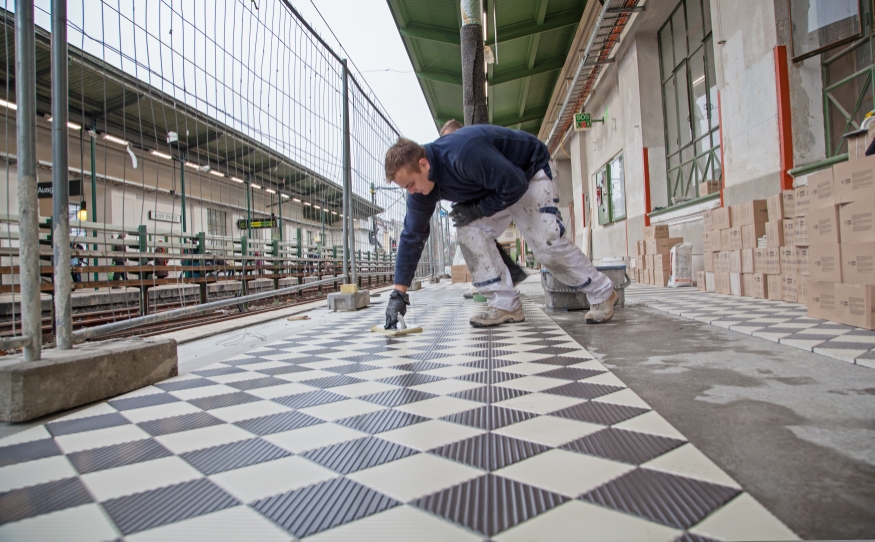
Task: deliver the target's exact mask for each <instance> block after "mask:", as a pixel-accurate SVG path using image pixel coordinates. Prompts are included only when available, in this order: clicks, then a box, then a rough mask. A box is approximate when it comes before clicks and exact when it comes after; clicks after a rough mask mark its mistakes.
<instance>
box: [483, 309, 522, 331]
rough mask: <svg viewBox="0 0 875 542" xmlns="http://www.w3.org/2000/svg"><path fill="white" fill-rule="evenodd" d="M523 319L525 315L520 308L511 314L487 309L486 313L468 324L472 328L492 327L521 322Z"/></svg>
mask: <svg viewBox="0 0 875 542" xmlns="http://www.w3.org/2000/svg"><path fill="white" fill-rule="evenodd" d="M525 319H526V315H525V313H524V312H523V308H522V307H520V308H519V309H517V310H515V311H513V312H511V311H504V310H501V309H496V308H495V307H489V308H488V309H486V312H484V313H481V314H478V315H477V316H474V317H473V318H471V320H470V322H471V325H472V326H474V327H492V326H497V325H501V324H508V323H514V322H523V321H525Z"/></svg>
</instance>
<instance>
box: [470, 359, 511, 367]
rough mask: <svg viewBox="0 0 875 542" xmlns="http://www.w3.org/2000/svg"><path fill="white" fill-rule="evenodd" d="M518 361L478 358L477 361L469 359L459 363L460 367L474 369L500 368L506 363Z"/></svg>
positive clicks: (505, 365)
mask: <svg viewBox="0 0 875 542" xmlns="http://www.w3.org/2000/svg"><path fill="white" fill-rule="evenodd" d="M517 363H519V362H518V361H509V360H506V359H478V360H477V361H469V362H467V363H460V364H459V365H460V366H461V367H473V368H475V369H501V368H502V367H507V366H508V365H516V364H517Z"/></svg>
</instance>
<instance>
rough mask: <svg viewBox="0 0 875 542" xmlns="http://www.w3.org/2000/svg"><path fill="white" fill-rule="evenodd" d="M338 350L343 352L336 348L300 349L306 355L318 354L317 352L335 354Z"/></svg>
mask: <svg viewBox="0 0 875 542" xmlns="http://www.w3.org/2000/svg"><path fill="white" fill-rule="evenodd" d="M338 352H343V350H338V349H336V348H315V349H312V350H311V349H309V348H307V349H306V350H302V351H301V353H302V354H304V355H307V356H318V355H319V354H336V353H338Z"/></svg>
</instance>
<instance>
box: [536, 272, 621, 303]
mask: <svg viewBox="0 0 875 542" xmlns="http://www.w3.org/2000/svg"><path fill="white" fill-rule="evenodd" d="M596 269H598V270H599V271H601V272H602V273H604V274H605V275H607V276H608V278H609V279H611V282H612V283H613V284H614V290H616V292H617V296H618V297H619V299H618V300H617V304H616V305H615V306H616V307H622V306H624V305H625V304H626V294H625V291H624V290H625V289H626V286H629V284H631V282H632V281H631V280H629V276H628V275H627V274H626V266H625V265H600V266H597V267H596ZM541 286H542V287H543V288H544V298H545V301H546V304H547V308H548V309H556V310H579V309H588V308H589V301H587V299H586V294H584V293H583V292H581V291H580V290H574V289H572V288H571V287H569V286H568V285H567V284H563V283H562V282H560V281H559V279H557V278H556V277H554V276H553V275H552V273H550V272H549V271H547V270H546V269H541Z"/></svg>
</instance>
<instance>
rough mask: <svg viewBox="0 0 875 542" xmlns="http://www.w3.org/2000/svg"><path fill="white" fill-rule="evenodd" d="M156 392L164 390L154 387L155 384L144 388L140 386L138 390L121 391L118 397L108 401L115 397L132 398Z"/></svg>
mask: <svg viewBox="0 0 875 542" xmlns="http://www.w3.org/2000/svg"><path fill="white" fill-rule="evenodd" d="M156 393H164V390H162V389H161V388H156V387H155V386H146V387H145V388H140V389H138V390H134V391H129V392H128V393H123V394H122V395H119V396H118V397H113V398H112V399H109V400H110V401H115V400H117V399H132V398H134V397H143V396H145V395H155V394H156Z"/></svg>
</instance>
